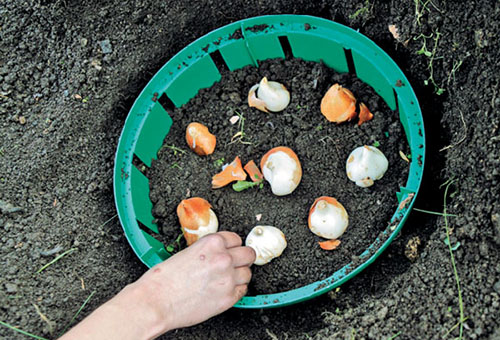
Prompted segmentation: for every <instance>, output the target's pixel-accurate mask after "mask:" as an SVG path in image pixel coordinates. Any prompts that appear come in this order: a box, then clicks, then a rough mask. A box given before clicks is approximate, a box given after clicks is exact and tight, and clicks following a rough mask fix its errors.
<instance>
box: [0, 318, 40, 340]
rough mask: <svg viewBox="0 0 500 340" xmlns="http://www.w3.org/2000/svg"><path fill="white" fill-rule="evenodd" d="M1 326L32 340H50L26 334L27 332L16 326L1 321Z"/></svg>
mask: <svg viewBox="0 0 500 340" xmlns="http://www.w3.org/2000/svg"><path fill="white" fill-rule="evenodd" d="M0 325H3V326H5V327H7V328H10V329H12V330H13V331H15V332H18V333H21V334H23V335H26V336H29V337H30V338H33V339H38V340H49V339H47V338H44V337H41V336H38V335H35V334H31V333H28V332H25V331H23V330H22V329H19V328H17V327H14V326H12V325H10V324H8V323H6V322H3V321H0Z"/></svg>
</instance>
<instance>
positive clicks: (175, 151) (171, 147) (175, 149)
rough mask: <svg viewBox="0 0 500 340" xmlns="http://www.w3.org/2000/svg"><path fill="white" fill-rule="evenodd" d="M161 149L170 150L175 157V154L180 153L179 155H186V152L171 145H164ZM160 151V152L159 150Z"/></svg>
mask: <svg viewBox="0 0 500 340" xmlns="http://www.w3.org/2000/svg"><path fill="white" fill-rule="evenodd" d="M161 148H162V149H163V148H167V149H170V150H172V151H173V153H174V156H177V154H179V153H181V154H182V153H186V150H183V149H181V148H178V147H176V146H175V145H173V144H172V145H168V144H165V145H163V146H162V147H161ZM160 150H161V149H160Z"/></svg>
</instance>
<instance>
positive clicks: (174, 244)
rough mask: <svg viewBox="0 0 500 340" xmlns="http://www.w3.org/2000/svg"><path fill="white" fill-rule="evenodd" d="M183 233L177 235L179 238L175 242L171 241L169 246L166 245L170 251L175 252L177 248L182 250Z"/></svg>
mask: <svg viewBox="0 0 500 340" xmlns="http://www.w3.org/2000/svg"><path fill="white" fill-rule="evenodd" d="M182 235H183V234H182V233H180V234H179V235H177V238H176V239H175V241H174V242H172V243H170V244H169V245H168V246H166V247H165V249H166V250H167V251H168V252H169V253H173V252H174V251H175V250H176V249H177V250H180V249H181V238H182Z"/></svg>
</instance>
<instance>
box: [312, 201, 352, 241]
mask: <svg viewBox="0 0 500 340" xmlns="http://www.w3.org/2000/svg"><path fill="white" fill-rule="evenodd" d="M308 224H309V229H310V230H311V231H312V232H313V233H314V234H316V235H318V236H321V237H324V238H328V239H337V238H339V237H340V236H342V234H343V233H344V231H345V230H346V228H347V225H348V224H349V216H348V215H347V211H346V210H345V208H344V206H343V205H342V204H340V203H339V202H338V201H337V200H336V199H335V198H333V197H328V196H322V197H319V198H317V199H316V200H315V201H314V203H313V205H312V206H311V209H309V219H308ZM323 249H325V248H323ZM332 249H333V248H332Z"/></svg>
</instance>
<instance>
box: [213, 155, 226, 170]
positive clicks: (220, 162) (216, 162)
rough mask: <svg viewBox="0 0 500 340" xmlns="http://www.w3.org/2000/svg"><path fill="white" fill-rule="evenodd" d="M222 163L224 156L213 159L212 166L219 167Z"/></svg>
mask: <svg viewBox="0 0 500 340" xmlns="http://www.w3.org/2000/svg"><path fill="white" fill-rule="evenodd" d="M223 164H224V157H222V158H219V159H217V160H215V161H214V167H216V168H220V167H221V166H222V165H223Z"/></svg>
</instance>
